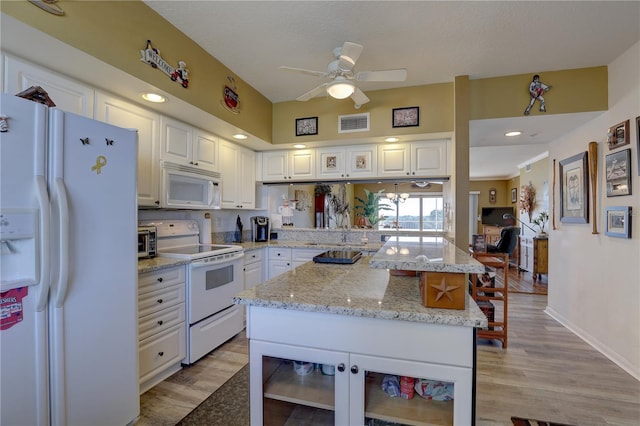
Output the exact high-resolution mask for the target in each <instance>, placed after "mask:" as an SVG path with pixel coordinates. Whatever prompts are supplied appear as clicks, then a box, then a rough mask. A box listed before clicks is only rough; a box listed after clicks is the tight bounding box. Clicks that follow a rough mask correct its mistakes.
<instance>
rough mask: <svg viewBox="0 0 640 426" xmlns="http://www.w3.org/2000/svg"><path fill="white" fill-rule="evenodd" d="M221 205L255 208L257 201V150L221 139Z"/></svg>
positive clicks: (232, 207)
mask: <svg viewBox="0 0 640 426" xmlns="http://www.w3.org/2000/svg"><path fill="white" fill-rule="evenodd" d="M219 154H220V175H221V177H222V195H221V207H222V208H223V209H253V208H255V201H256V188H255V180H256V175H255V173H256V165H255V152H253V151H251V150H249V149H246V148H243V147H241V146H239V145H236V144H233V143H230V142H227V141H223V140H220V146H219Z"/></svg>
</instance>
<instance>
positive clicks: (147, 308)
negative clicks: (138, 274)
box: [138, 284, 185, 318]
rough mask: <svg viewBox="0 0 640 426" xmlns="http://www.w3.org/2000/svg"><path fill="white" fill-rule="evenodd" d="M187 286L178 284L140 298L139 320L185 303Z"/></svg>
mask: <svg viewBox="0 0 640 426" xmlns="http://www.w3.org/2000/svg"><path fill="white" fill-rule="evenodd" d="M184 292H185V285H184V284H178V285H174V286H173V287H170V288H166V289H164V290H158V291H153V292H151V293H147V294H145V295H143V296H141V297H139V298H138V318H142V317H144V316H146V315H149V314H152V313H154V312H159V311H161V310H163V309H166V308H168V307H171V306H175V305H177V304H178V303H184Z"/></svg>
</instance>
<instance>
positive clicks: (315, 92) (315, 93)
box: [296, 83, 328, 101]
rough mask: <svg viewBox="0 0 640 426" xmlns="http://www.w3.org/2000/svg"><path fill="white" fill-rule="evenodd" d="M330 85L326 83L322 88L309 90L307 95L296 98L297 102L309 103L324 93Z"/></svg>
mask: <svg viewBox="0 0 640 426" xmlns="http://www.w3.org/2000/svg"><path fill="white" fill-rule="evenodd" d="M327 84H328V83H324V84H321V85H320V86H318V87H316V88H314V89H311V90H309V91H308V92H307V93H305V94H304V95H300V96H298V97H297V98H296V100H297V101H308V100H309V99H311V98H315V97H316V96H318V95H319V94H320V93H322V92H324V91H325V90H326V87H327Z"/></svg>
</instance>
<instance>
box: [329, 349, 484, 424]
mask: <svg viewBox="0 0 640 426" xmlns="http://www.w3.org/2000/svg"><path fill="white" fill-rule="evenodd" d="M349 362H350V364H349V375H350V382H349V384H350V392H349V395H350V419H349V424H351V425H362V424H364V425H367V426H390V425H393V426H397V425H452V424H456V425H457V424H462V425H466V424H471V421H472V420H471V419H470V418H469V407H470V406H471V398H472V396H471V392H469V391H468V389H471V382H472V374H471V371H470V370H469V369H464V368H458V367H452V366H443V365H438V364H428V363H420V362H413V361H406V360H398V359H391V358H382V357H374V356H367V355H356V354H351V355H350V359H349ZM336 424H337V423H336Z"/></svg>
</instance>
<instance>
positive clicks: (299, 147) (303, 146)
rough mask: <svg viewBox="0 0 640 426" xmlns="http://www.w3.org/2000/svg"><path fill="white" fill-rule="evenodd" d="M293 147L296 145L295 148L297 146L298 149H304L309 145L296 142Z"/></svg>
mask: <svg viewBox="0 0 640 426" xmlns="http://www.w3.org/2000/svg"><path fill="white" fill-rule="evenodd" d="M293 147H294V148H297V149H302V148H306V147H307V146H306V145H303V144H301V143H297V144H295V145H294V146H293Z"/></svg>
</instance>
